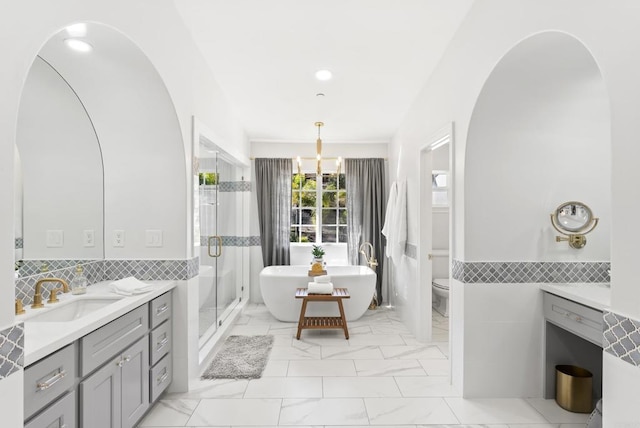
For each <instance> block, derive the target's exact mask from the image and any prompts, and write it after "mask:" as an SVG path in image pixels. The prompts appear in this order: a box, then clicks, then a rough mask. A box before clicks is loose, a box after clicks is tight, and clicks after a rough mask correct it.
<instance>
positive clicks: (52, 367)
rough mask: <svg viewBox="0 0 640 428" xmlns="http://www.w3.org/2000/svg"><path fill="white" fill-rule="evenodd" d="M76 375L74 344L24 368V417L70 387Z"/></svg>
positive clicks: (29, 415)
mask: <svg viewBox="0 0 640 428" xmlns="http://www.w3.org/2000/svg"><path fill="white" fill-rule="evenodd" d="M75 376H76V348H75V344H72V345H69V346H67V347H66V348H62V349H61V350H59V351H57V352H55V353H54V354H51V355H49V356H48V357H46V358H43V359H42V360H40V361H38V362H37V363H35V364H32V365H30V366H29V367H27V368H26V369H25V370H24V417H25V419H27V418H29V417H31V416H32V415H33V414H34V413H36V412H37V411H38V410H40V409H42V408H43V407H44V406H46V405H47V404H49V403H50V402H52V401H53V400H55V399H56V398H57V397H59V396H61V395H62V394H63V393H64V392H65V391H67V390H68V389H70V388H72V387H73V385H74V383H75Z"/></svg>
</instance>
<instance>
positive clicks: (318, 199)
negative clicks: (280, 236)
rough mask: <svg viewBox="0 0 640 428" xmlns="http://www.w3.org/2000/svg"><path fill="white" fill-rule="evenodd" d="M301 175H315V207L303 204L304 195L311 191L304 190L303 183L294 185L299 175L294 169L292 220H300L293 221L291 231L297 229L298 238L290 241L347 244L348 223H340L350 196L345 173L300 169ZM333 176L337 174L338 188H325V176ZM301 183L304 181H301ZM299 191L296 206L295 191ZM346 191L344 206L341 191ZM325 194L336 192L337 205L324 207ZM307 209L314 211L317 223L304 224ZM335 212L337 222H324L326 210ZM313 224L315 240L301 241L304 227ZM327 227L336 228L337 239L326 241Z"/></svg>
mask: <svg viewBox="0 0 640 428" xmlns="http://www.w3.org/2000/svg"><path fill="white" fill-rule="evenodd" d="M299 174H300V175H301V176H303V177H305V178H307V177H309V178H311V177H315V184H316V188H315V206H314V207H308V206H303V204H302V195H303V194H304V193H306V192H310V191H309V190H303V188H302V185H300V186H298V188H297V189H295V188H294V187H293V183H294V180H295V177H296V176H297V175H298V172H297V171H292V174H291V191H292V198H291V217H292V220H293V218H297V219H298V222H297V223H293V221H292V222H291V233H292V234H293V232H294V231H295V233H296V237H297V240H295V241H294V240H290V243H292V244H316V245H321V244H346V243H347V241H346V238H347V233H346V231H347V224H346V222H345V223H344V224H342V223H340V213H341V211H345V212H346V210H347V204H346V198H348V195H347V189H346V182H345V180H346V178H345V176H344V173H340V174H337V173H332V172H324V173H321V174H318V173H317V172H315V173H314V172H305V171H300V173H299ZM331 176H336V188H335V189H325V188H324V179H325V177H327V178H329V177H331ZM299 183H300V184H301V183H302V181H300V182H299ZM294 192H297V195H298V206H294V205H293V199H294V198H293V193H294ZM341 192H344V194H345V202H344V206H341V205H340V199H339V196H340V193H341ZM325 194H334V195H335V197H334V200H335V206H332V207H324V206H323V196H324V195H325ZM305 209H310V210H313V211H314V218H315V223H312V224H304V223H303V222H302V219H303V216H302V211H303V210H305ZM296 211H297V215H294V213H295V212H296ZM331 211H333V212H335V216H336V218H335V223H325V222H324V213H325V212H331ZM311 225H313V227H314V229H315V240H313V241H311V240H309V241H306V242H304V241H301V239H302V228H303V227H305V226H306V227H309V226H311ZM325 227H333V228H334V229H335V240H334V241H329V242H326V241H324V240H323V233H322V232H323V230H324V228H325ZM342 227H344V229H345V234H344V238H345V239H344V241H342V240H340V229H341V228H342Z"/></svg>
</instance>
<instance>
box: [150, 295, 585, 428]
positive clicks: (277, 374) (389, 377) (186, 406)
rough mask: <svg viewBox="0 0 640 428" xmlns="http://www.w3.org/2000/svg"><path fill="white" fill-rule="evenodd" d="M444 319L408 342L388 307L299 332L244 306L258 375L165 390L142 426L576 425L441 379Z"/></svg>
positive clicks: (537, 402)
mask: <svg viewBox="0 0 640 428" xmlns="http://www.w3.org/2000/svg"><path fill="white" fill-rule="evenodd" d="M448 325H449V323H448V319H447V318H445V317H442V316H441V315H440V314H438V313H436V312H435V311H434V316H433V326H434V327H433V328H434V329H433V341H432V342H431V343H428V344H425V343H420V342H418V341H417V340H416V339H415V338H414V337H413V336H412V335H411V333H410V332H409V331H408V330H407V329H406V327H405V326H404V324H403V323H402V322H401V321H400V319H399V318H398V317H397V315H396V313H395V312H394V311H393V310H392V309H389V308H385V307H382V308H378V309H376V310H374V311H367V313H366V314H365V316H363V317H362V318H361V319H360V320H358V321H354V322H352V323H349V333H350V336H351V337H350V339H349V340H348V341H347V340H345V339H344V336H343V335H342V331H340V330H305V331H303V332H302V337H301V339H300V340H296V339H295V333H296V325H295V324H291V323H282V322H279V321H277V320H276V319H275V318H273V317H272V316H271V314H269V312H268V311H267V309H266V308H265V307H264V305H255V304H252V305H248V306H247V307H246V308H245V310H244V312H243V315H242V316H241V317H240V318H239V320H238V321H237V322H236V324H235V325H234V327H233V328H232V330H231V332H230V334H244V335H253V334H272V335H274V337H275V342H274V347H273V349H272V352H271V354H270V357H269V361H268V363H267V367H266V369H265V371H264V373H263V376H262V378H261V379H253V380H204V381H203V380H199V381H197V382H194V383H193V384H192V385H191V388H190V391H189V392H187V393H179V394H165V395H164V396H163V397H162V398H161V400H160V401H159V402H158V403H157V404H156V405H155V406H154V408H153V409H151V411H150V412H149V413H148V414H147V416H146V417H145V418H144V419H143V420H142V421H141V423H140V424H139V425H138V426H139V427H146V428H159V427H191V428H213V427H216V428H231V427H234V428H238V427H247V428H248V427H262V428H271V427H278V426H286V427H289V428H346V427H349V428H364V427H371V426H377V427H379V428H425V427H427V426H428V427H487V428H584V427H585V424H586V420H587V415H578V414H574V413H569V412H566V411H564V410H563V409H561V408H560V407H558V406H557V405H556V404H555V402H554V401H553V400H544V399H529V400H523V399H463V398H460V395H459V394H458V393H457V391H455V390H454V389H453V388H452V386H451V385H450V384H449V361H448V359H447V355H448V349H449V346H448V339H449V331H448V330H449V327H448Z"/></svg>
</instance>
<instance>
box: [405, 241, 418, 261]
mask: <svg viewBox="0 0 640 428" xmlns="http://www.w3.org/2000/svg"><path fill="white" fill-rule="evenodd" d="M404 255H405V256H407V257H409V258H412V259H414V260H415V259H417V258H418V247H417V246H416V245H414V244H409V243H408V242H407V243H406V244H404Z"/></svg>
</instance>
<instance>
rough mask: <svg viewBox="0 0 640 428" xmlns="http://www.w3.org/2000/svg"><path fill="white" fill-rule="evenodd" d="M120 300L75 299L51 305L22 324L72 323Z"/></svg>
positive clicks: (115, 297) (117, 298)
mask: <svg viewBox="0 0 640 428" xmlns="http://www.w3.org/2000/svg"><path fill="white" fill-rule="evenodd" d="M121 298H122V297H119V296H100V297H77V298H74V299H72V300H68V301H63V302H60V303H51V304H49V305H47V308H49V309H48V310H47V311H46V312H42V313H35V314H34V315H31V316H29V317H28V318H27V319H25V320H24V322H25V323H28V322H68V321H73V320H77V319H79V318H82V317H84V316H86V315H89V314H91V313H93V312H95V311H98V310H100V309H102V308H104V307H106V306H109V305H110V304H112V303H115V302H117V301H118V300H120V299H121Z"/></svg>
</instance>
